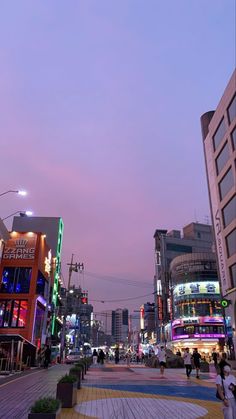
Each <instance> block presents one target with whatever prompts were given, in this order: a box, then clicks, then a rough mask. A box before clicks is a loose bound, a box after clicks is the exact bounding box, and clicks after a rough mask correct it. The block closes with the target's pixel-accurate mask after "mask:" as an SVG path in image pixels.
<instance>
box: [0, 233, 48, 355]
mask: <svg viewBox="0 0 236 419" xmlns="http://www.w3.org/2000/svg"><path fill="white" fill-rule="evenodd" d="M54 269H55V267H54V265H53V260H52V255H51V250H50V248H49V246H48V245H47V242H46V238H45V235H44V234H41V233H32V232H28V233H18V232H12V233H10V238H9V240H6V242H5V246H4V250H3V254H2V260H1V263H0V338H2V337H4V338H3V339H0V341H4V339H5V340H6V336H8V337H9V336H10V339H13V340H15V342H16V344H18V342H19V344H20V343H23V348H22V350H23V351H24V344H25V342H26V343H27V345H28V344H30V345H28V346H29V352H30V357H31V361H33V359H34V357H35V349H36V347H40V346H41V344H42V343H45V341H46V337H47V329H48V325H49V321H50V318H51V298H50V289H52V288H53V285H54V284H53V281H54V275H53V274H54ZM17 351H18V349H17ZM19 356H20V355H19V354H17V358H19Z"/></svg>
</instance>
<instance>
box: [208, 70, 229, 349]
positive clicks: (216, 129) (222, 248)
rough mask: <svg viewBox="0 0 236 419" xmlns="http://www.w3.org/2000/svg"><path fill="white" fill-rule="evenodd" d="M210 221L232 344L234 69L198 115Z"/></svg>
mask: <svg viewBox="0 0 236 419" xmlns="http://www.w3.org/2000/svg"><path fill="white" fill-rule="evenodd" d="M201 127H202V137H203V146H204V155H205V163H206V172H207V181H208V190H209V198H210V206H211V215H212V222H213V227H214V233H215V243H216V253H217V259H218V270H219V278H220V283H221V290H222V294H223V297H226V298H227V299H228V300H229V301H230V303H231V304H230V305H229V307H228V308H226V314H227V315H228V316H231V321H232V327H233V331H234V334H233V342H234V350H235V348H236V318H235V316H236V70H235V71H234V73H233V75H232V77H231V79H230V80H229V83H228V85H227V87H226V89H225V91H224V93H223V96H222V98H221V100H220V102H219V104H218V106H217V108H216V110H215V111H209V112H207V113H205V114H204V115H202V117H201Z"/></svg>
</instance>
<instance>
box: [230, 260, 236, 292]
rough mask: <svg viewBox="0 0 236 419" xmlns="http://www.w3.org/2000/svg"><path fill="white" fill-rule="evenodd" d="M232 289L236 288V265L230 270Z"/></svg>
mask: <svg viewBox="0 0 236 419" xmlns="http://www.w3.org/2000/svg"><path fill="white" fill-rule="evenodd" d="M229 272H230V278H231V284H232V288H235V287H236V263H234V265H232V266H230V268H229Z"/></svg>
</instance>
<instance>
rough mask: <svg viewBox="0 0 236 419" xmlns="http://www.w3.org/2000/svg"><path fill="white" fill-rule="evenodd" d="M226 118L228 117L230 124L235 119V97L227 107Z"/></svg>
mask: <svg viewBox="0 0 236 419" xmlns="http://www.w3.org/2000/svg"><path fill="white" fill-rule="evenodd" d="M228 117H229V122H230V123H231V122H232V121H233V120H234V118H235V117H236V95H235V96H234V98H233V100H232V102H231V104H230V105H229V107H228Z"/></svg>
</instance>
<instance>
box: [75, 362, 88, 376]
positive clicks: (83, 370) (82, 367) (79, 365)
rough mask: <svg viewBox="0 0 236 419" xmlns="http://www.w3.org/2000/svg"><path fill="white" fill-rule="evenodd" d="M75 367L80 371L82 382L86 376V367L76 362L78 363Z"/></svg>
mask: <svg viewBox="0 0 236 419" xmlns="http://www.w3.org/2000/svg"><path fill="white" fill-rule="evenodd" d="M75 366H76V367H79V368H81V369H82V380H84V376H85V374H86V367H85V365H84V363H83V362H81V361H78V362H76V363H75Z"/></svg>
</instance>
